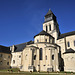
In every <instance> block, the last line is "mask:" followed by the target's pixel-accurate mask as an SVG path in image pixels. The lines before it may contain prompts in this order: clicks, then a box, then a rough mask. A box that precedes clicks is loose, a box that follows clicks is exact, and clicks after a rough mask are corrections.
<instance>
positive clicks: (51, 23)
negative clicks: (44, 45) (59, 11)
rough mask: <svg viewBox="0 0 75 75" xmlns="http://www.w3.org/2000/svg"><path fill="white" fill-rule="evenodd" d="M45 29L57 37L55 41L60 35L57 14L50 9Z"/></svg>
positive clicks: (44, 25)
mask: <svg viewBox="0 0 75 75" xmlns="http://www.w3.org/2000/svg"><path fill="white" fill-rule="evenodd" d="M43 30H44V31H46V32H47V33H49V34H50V35H52V36H53V37H54V38H55V43H56V40H57V38H58V36H59V35H60V30H59V25H58V23H57V19H56V16H55V15H54V14H53V12H52V11H51V10H50V9H49V11H48V13H47V14H46V15H45V19H44V23H43Z"/></svg>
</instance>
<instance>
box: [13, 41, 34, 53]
mask: <svg viewBox="0 0 75 75" xmlns="http://www.w3.org/2000/svg"><path fill="white" fill-rule="evenodd" d="M33 43H34V42H33V41H29V42H26V43H22V44H18V45H14V46H15V50H14V52H20V51H23V49H24V48H25V47H26V45H29V44H33Z"/></svg>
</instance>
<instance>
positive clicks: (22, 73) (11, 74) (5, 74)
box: [0, 72, 75, 75]
mask: <svg viewBox="0 0 75 75" xmlns="http://www.w3.org/2000/svg"><path fill="white" fill-rule="evenodd" d="M0 75H75V74H71V73H67V74H65V73H58V74H57V73H37V72H33V73H29V72H20V73H18V72H13V73H11V72H0Z"/></svg>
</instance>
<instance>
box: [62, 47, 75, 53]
mask: <svg viewBox="0 0 75 75" xmlns="http://www.w3.org/2000/svg"><path fill="white" fill-rule="evenodd" d="M66 53H75V50H73V49H72V48H70V49H67V50H66V52H64V53H63V54H66Z"/></svg>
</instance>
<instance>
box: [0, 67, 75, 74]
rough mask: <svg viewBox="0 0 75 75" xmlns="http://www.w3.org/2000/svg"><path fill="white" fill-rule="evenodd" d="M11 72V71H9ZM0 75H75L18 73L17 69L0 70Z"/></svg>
mask: <svg viewBox="0 0 75 75" xmlns="http://www.w3.org/2000/svg"><path fill="white" fill-rule="evenodd" d="M11 70H12V71H11ZM0 75H75V73H71V72H66V73H65V72H59V73H56V72H50V73H47V72H40V73H38V72H32V73H30V72H19V69H18V68H12V69H4V70H0Z"/></svg>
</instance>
